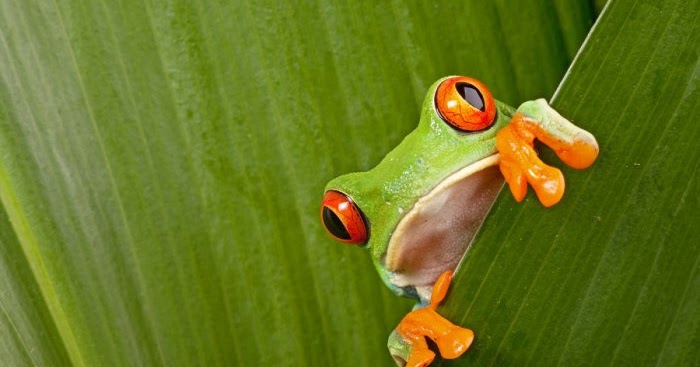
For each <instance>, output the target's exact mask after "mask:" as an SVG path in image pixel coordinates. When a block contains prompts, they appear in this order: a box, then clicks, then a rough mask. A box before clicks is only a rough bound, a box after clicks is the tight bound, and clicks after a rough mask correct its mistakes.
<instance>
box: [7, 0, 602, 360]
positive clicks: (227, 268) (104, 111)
mask: <svg viewBox="0 0 700 367" xmlns="http://www.w3.org/2000/svg"><path fill="white" fill-rule="evenodd" d="M556 4H557V6H555V7H552V6H551V5H549V3H545V2H541V1H528V2H523V3H522V5H521V7H518V8H514V7H512V6H511V5H510V4H509V3H508V2H506V1H495V2H483V1H472V2H444V3H443V4H433V3H416V4H413V5H407V4H403V3H401V2H398V1H393V2H390V3H386V4H384V3H376V2H370V1H367V2H365V3H364V4H349V3H340V2H325V1H319V2H304V3H298V4H289V3H286V2H278V1H256V2H213V1H209V2H206V3H204V2H190V1H184V0H177V1H156V0H152V1H146V2H143V3H140V2H133V1H127V0H117V1H104V0H98V1H88V0H74V1H55V0H48V1H41V0H3V1H1V2H0V9H1V10H0V199H1V200H2V204H3V211H2V212H1V213H0V241H2V242H1V246H0V248H1V251H0V256H1V257H0V274H1V275H2V276H3V282H2V283H1V284H0V323H1V324H0V360H2V361H3V362H4V363H5V364H9V365H41V366H62V365H76V366H94V365H100V366H102V365H115V366H130V365H147V366H157V365H165V366H177V365H182V366H193V365H208V366H209V365H222V366H230V365H237V366H238V365H263V366H267V365H334V366H339V365H376V364H389V363H390V359H389V357H388V354H387V352H386V347H385V343H386V337H387V335H388V334H389V332H390V330H391V329H392V328H393V327H394V326H395V325H396V323H397V322H398V320H399V319H400V318H401V317H402V314H403V312H404V311H406V310H407V309H408V308H409V307H410V305H409V303H408V302H406V301H402V300H399V299H396V298H395V297H393V296H392V295H391V294H389V291H388V290H386V289H385V288H384V286H383V285H382V284H381V281H380V280H379V278H378V277H377V275H376V274H375V272H374V269H372V266H371V263H370V261H369V259H368V257H367V255H366V254H365V253H364V252H363V251H360V250H354V249H349V248H345V247H341V246H338V245H335V244H333V243H332V241H330V240H329V239H328V238H327V236H326V235H325V234H323V231H322V229H321V226H320V225H319V223H318V205H319V200H320V197H321V194H322V192H321V191H322V189H323V186H324V183H325V182H326V181H327V180H328V179H330V178H332V177H334V176H336V175H338V174H341V173H345V172H348V171H352V170H359V169H366V168H368V167H371V166H372V165H374V164H375V163H376V162H377V161H378V160H379V159H380V158H381V157H382V156H383V155H384V154H385V153H386V152H387V151H388V150H389V149H390V148H391V147H393V146H394V145H396V143H397V142H398V141H399V140H400V139H401V137H402V136H404V135H405V133H406V132H407V131H408V130H410V129H411V128H413V127H414V126H415V124H416V122H417V119H418V108H419V104H420V101H422V99H423V97H424V93H425V90H426V89H427V87H428V86H429V85H430V84H431V83H432V82H433V81H434V80H435V79H437V78H438V77H441V76H444V75H449V74H468V75H472V76H475V77H477V78H479V79H481V80H483V81H485V82H486V83H487V84H488V85H490V86H491V88H492V90H493V91H494V93H495V94H496V95H497V96H498V97H499V99H501V100H504V101H507V102H510V103H517V102H518V101H521V100H523V99H528V98H534V97H539V96H543V95H549V94H551V93H552V92H553V90H554V88H555V87H556V85H557V84H558V81H559V80H560V79H561V77H562V76H563V74H564V71H565V69H566V67H567V66H568V64H569V62H570V60H571V58H572V57H573V54H574V53H575V50H576V49H577V48H578V44H579V43H580V42H581V41H582V40H583V38H584V36H585V34H586V32H587V29H588V27H589V26H590V25H591V24H592V18H593V14H594V12H593V11H592V9H591V8H590V5H589V4H588V3H587V2H579V3H577V4H574V5H570V4H569V5H567V4H566V2H564V1H558V2H556Z"/></svg>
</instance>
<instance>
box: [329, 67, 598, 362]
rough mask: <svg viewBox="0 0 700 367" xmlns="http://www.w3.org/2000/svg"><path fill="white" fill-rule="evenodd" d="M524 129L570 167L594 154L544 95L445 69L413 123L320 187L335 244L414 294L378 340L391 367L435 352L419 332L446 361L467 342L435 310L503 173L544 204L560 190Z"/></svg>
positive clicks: (521, 193)
mask: <svg viewBox="0 0 700 367" xmlns="http://www.w3.org/2000/svg"><path fill="white" fill-rule="evenodd" d="M535 139H537V140H539V141H541V142H542V143H544V144H545V145H547V146H549V147H550V148H552V149H553V150H554V151H555V152H556V154H557V156H558V157H559V158H560V159H561V160H562V161H564V162H565V163H566V164H568V165H569V166H571V167H574V168H578V169H583V168H586V167H588V166H590V165H591V164H592V163H593V161H594V160H595V159H596V157H597V156H598V144H597V142H596V140H595V138H594V137H593V135H591V134H590V133H589V132H587V131H584V130H582V129H580V128H579V127H577V126H575V125H574V124H572V123H571V122H569V121H568V120H566V119H565V118H563V117H562V116H560V115H559V113H557V112H556V111H555V110H554V109H552V108H551V107H550V106H549V104H547V102H546V101H545V100H544V99H538V100H535V101H528V102H525V103H523V104H521V105H520V107H518V109H517V110H515V109H513V108H512V107H510V106H507V105H505V104H503V103H501V102H499V101H497V100H495V99H494V98H493V96H492V95H491V92H489V90H488V89H487V88H486V86H485V85H484V84H483V83H481V82H479V81H478V80H476V79H473V78H469V77H464V76H452V77H447V78H443V79H440V80H438V81H437V82H435V83H434V84H433V85H432V86H431V87H430V89H429V90H428V93H427V96H426V98H425V101H424V102H423V107H422V113H421V117H420V122H419V123H418V127H417V128H416V129H415V130H414V131H413V132H411V133H410V134H409V135H408V136H406V138H405V139H404V140H403V142H401V144H399V145H398V146H397V147H396V148H394V150H392V151H391V152H389V154H387V155H386V157H385V158H384V159H383V160H382V161H381V162H380V163H379V164H378V165H377V166H376V167H374V168H373V169H371V170H369V171H367V172H359V173H351V174H347V175H343V176H340V177H337V178H335V179H333V180H332V181H330V182H329V183H328V185H327V186H326V191H325V194H324V197H323V202H322V205H321V220H322V222H323V225H324V226H325V228H326V230H327V231H328V232H329V233H330V234H331V235H332V236H333V237H334V238H335V239H336V240H338V241H340V242H343V243H346V244H352V245H358V246H361V247H364V248H365V249H366V250H367V251H369V253H370V255H371V257H372V260H373V261H374V264H375V266H376V268H377V271H378V272H379V275H380V277H381V278H382V280H383V281H384V283H386V285H387V286H388V287H389V288H390V289H391V290H392V291H394V292H395V293H396V294H398V295H402V296H409V297H415V298H417V299H418V301H419V303H418V305H417V306H416V308H415V309H414V310H413V311H412V312H410V313H409V314H407V315H406V316H405V317H404V319H403V320H402V321H401V322H400V323H399V325H398V326H397V327H396V330H395V331H394V332H393V333H392V335H391V336H390V338H389V350H390V352H391V354H392V356H393V357H394V359H395V360H396V361H397V363H398V364H399V365H403V364H406V365H408V366H426V365H428V364H430V363H431V362H432V360H433V358H434V357H435V353H434V352H433V351H431V350H430V349H429V348H428V344H427V342H426V338H430V339H432V340H433V341H434V342H435V344H436V345H437V347H438V350H439V352H440V354H441V356H442V357H443V358H448V359H451V358H457V357H459V356H460V355H461V354H462V353H464V352H465V351H466V350H467V349H468V348H469V346H470V344H471V343H472V341H473V339H474V333H473V332H472V331H471V330H469V329H466V328H463V327H460V326H456V325H454V324H452V323H451V322H450V321H448V320H446V319H445V318H443V317H442V316H440V315H439V314H438V313H437V312H436V308H437V305H438V304H439V303H440V301H441V300H442V299H443V298H444V297H445V294H446V293H447V290H448V288H449V284H450V280H451V278H452V272H453V271H454V270H455V269H456V268H457V266H458V265H459V263H460V260H461V259H462V256H463V255H464V253H465V252H466V250H467V247H468V246H469V243H470V242H471V240H472V237H473V236H474V234H475V233H476V231H477V229H478V228H479V226H480V225H481V223H482V221H483V219H484V217H485V216H486V214H487V213H488V211H489V209H490V208H491V205H492V203H493V201H494V199H495V197H496V195H497V194H498V192H499V191H500V188H501V187H502V183H503V178H505V181H506V182H507V183H508V186H509V187H510V191H511V193H512V194H513V196H514V197H515V199H516V200H517V201H521V200H523V198H524V197H525V194H526V193H527V185H528V183H529V184H530V186H532V187H533V189H534V191H535V193H536V194H537V198H538V199H539V201H540V202H541V203H542V204H543V205H544V206H546V207H549V206H552V205H554V204H556V203H558V202H559V201H560V200H561V198H562V195H563V194H564V176H563V175H562V173H561V171H560V170H558V169H556V168H554V167H550V166H548V165H546V164H545V163H543V162H542V161H541V160H540V159H539V158H538V157H537V153H536V152H535V150H534V149H533V144H534V140H535Z"/></svg>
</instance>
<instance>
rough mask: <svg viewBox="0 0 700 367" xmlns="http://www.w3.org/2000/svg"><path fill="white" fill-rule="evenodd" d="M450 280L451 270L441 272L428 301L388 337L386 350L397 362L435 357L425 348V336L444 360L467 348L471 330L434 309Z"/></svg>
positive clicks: (411, 365)
mask: <svg viewBox="0 0 700 367" xmlns="http://www.w3.org/2000/svg"><path fill="white" fill-rule="evenodd" d="M451 280H452V271H450V270H448V271H446V272H444V273H442V275H440V277H439V278H438V279H437V281H435V285H434V286H433V293H432V295H431V298H430V304H429V305H428V306H426V307H424V308H420V309H417V310H413V311H411V312H409V313H408V314H407V315H406V316H405V317H404V318H403V319H402V320H401V322H400V323H399V325H398V326H397V327H396V330H395V331H394V333H392V335H391V336H390V338H389V351H390V352H391V354H392V357H394V359H395V360H396V362H397V363H398V364H399V365H405V366H406V367H418V366H427V365H429V364H430V363H431V362H432V361H433V359H434V358H435V352H433V351H432V350H430V349H429V348H428V343H427V341H426V338H430V339H431V340H432V341H433V342H435V344H436V345H437V347H438V350H439V352H440V355H441V356H442V358H445V359H454V358H457V357H459V356H461V355H462V353H464V352H466V351H467V349H469V346H470V345H471V343H472V341H473V340H474V332H472V331H471V330H469V329H466V328H463V327H460V326H457V325H454V324H453V323H451V322H450V321H449V320H447V319H445V318H444V317H442V316H440V315H439V314H438V313H437V311H436V308H437V306H438V305H439V304H440V302H441V301H442V300H443V299H444V298H445V295H446V294H447V290H448V289H449V286H450V282H451Z"/></svg>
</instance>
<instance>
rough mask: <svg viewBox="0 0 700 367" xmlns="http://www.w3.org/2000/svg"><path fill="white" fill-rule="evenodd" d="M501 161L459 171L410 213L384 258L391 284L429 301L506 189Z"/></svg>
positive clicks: (488, 160)
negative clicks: (447, 271) (439, 279)
mask: <svg viewBox="0 0 700 367" xmlns="http://www.w3.org/2000/svg"><path fill="white" fill-rule="evenodd" d="M498 162H499V155H498V154H494V155H491V156H489V157H487V158H484V159H481V160H479V161H477V162H474V163H472V164H470V165H468V166H466V167H463V168H461V169H459V170H458V171H456V172H454V173H452V174H450V175H449V176H447V177H446V178H444V179H443V180H442V181H440V182H439V183H438V184H437V186H435V187H434V188H433V189H432V190H431V191H430V192H428V193H427V194H426V195H425V196H423V197H422V198H420V199H419V200H418V201H417V202H416V203H415V205H414V206H413V208H411V210H410V211H409V212H408V213H406V215H405V216H404V217H403V218H402V219H401V221H399V224H398V225H397V227H396V229H395V230H394V233H393V234H392V236H391V239H390V240H389V246H388V249H387V253H386V257H385V266H386V268H387V269H388V270H389V271H390V274H389V280H390V281H391V283H393V284H394V285H395V286H397V287H399V288H404V289H412V290H415V291H414V292H410V291H409V293H417V294H418V296H419V297H420V298H421V300H423V301H427V300H429V299H430V294H431V292H432V286H433V283H435V280H436V279H437V278H438V276H440V274H442V273H443V272H444V271H446V270H454V269H455V268H456V267H457V266H458V265H459V263H460V261H461V259H462V257H463V256H464V254H465V253H466V251H467V248H468V247H469V244H470V243H471V241H472V238H473V237H474V234H475V233H476V232H477V230H478V229H479V227H480V226H481V223H482V222H483V220H484V218H485V217H486V214H487V213H488V212H489V210H490V209H491V206H492V205H493V202H494V199H495V197H496V195H498V192H499V191H500V189H501V187H502V184H503V178H502V176H501V174H500V172H499V169H498Z"/></svg>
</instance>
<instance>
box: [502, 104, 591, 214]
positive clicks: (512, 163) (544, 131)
mask: <svg viewBox="0 0 700 367" xmlns="http://www.w3.org/2000/svg"><path fill="white" fill-rule="evenodd" d="M535 139H537V140H539V141H541V142H542V143H544V144H545V145H547V146H549V147H550V148H552V150H554V152H555V153H556V155H557V156H558V157H559V158H560V159H561V160H562V161H564V163H566V164H567V165H569V166H571V167H573V168H576V169H583V168H587V167H588V166H590V165H591V164H592V163H593V161H595V159H596V157H597V156H598V143H597V142H596V140H595V138H594V137H593V135H592V134H591V133H589V132H587V131H585V130H583V129H581V128H579V127H578V126H576V125H574V124H572V123H571V122H570V121H568V120H567V119H565V118H563V117H562V116H561V115H559V113H557V111H555V110H554V109H553V108H552V107H550V106H549V104H547V102H546V101H545V100H544V99H538V100H535V101H529V102H525V103H523V104H522V105H520V107H518V110H517V111H516V113H515V115H513V117H512V119H511V121H510V123H509V124H508V125H507V126H506V127H504V128H503V129H502V130H501V131H499V132H498V135H497V136H496V148H497V149H498V151H499V153H500V157H501V162H500V169H501V173H502V174H503V176H504V177H505V179H506V182H508V186H509V187H510V191H511V193H512V194H513V196H514V197H515V200H516V201H518V202H520V201H522V200H523V198H524V197H525V194H526V193H527V183H529V184H530V185H531V186H532V187H533V189H534V190H535V193H536V194H537V198H538V199H539V200H540V202H541V203H542V205H544V206H545V207H550V206H552V205H554V204H556V203H558V202H559V201H560V200H561V198H562V196H563V195H564V187H565V182H564V175H563V174H562V173H561V171H560V170H559V169H557V168H554V167H551V166H548V165H547V164H545V163H544V162H542V161H541V160H540V159H539V157H537V152H536V151H535V150H534V140H535Z"/></svg>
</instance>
